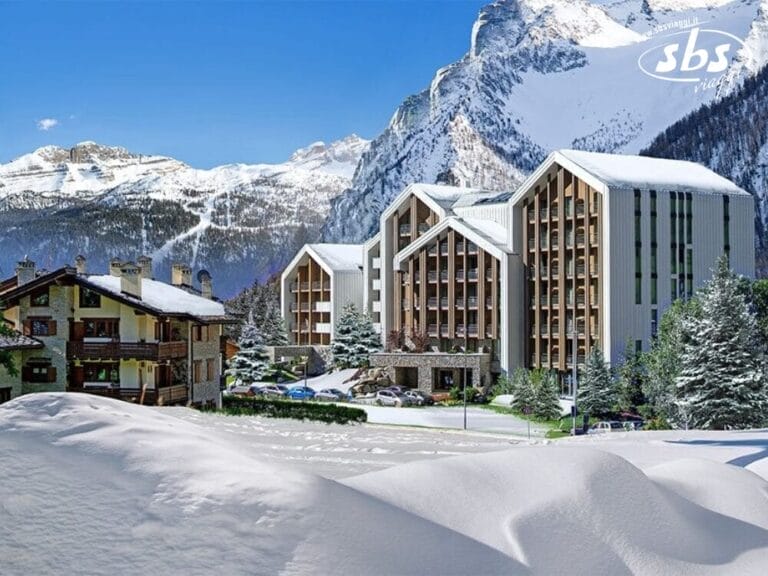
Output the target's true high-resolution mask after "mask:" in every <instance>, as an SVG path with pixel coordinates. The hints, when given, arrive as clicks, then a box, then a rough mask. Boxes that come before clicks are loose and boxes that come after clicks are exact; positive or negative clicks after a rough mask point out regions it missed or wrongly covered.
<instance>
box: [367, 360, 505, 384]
mask: <svg viewBox="0 0 768 576" xmlns="http://www.w3.org/2000/svg"><path fill="white" fill-rule="evenodd" d="M371 366H372V367H375V368H384V369H385V370H386V372H387V375H388V376H389V377H390V379H391V380H392V381H393V382H395V384H402V383H403V382H402V378H398V376H399V375H401V374H402V371H403V369H406V368H415V369H417V370H418V388H419V390H423V391H424V392H428V393H431V392H433V391H434V389H435V382H434V370H435V369H439V370H451V371H452V373H453V381H454V382H456V383H457V384H458V382H459V381H460V374H461V371H462V370H463V369H464V368H469V369H470V370H472V386H474V387H475V388H481V387H483V386H490V384H491V381H492V380H491V379H492V373H491V355H490V354H477V353H475V354H446V353H433V352H425V353H423V354H414V353H407V352H391V353H390V352H380V353H377V354H372V355H371ZM398 380H400V381H398Z"/></svg>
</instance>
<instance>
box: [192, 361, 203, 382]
mask: <svg viewBox="0 0 768 576" xmlns="http://www.w3.org/2000/svg"><path fill="white" fill-rule="evenodd" d="M192 374H193V382H194V383H195V384H200V382H202V381H203V361H202V360H195V361H194V362H193V363H192Z"/></svg>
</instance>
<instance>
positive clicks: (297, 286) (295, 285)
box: [291, 280, 331, 292]
mask: <svg viewBox="0 0 768 576" xmlns="http://www.w3.org/2000/svg"><path fill="white" fill-rule="evenodd" d="M310 288H311V289H312V290H321V289H322V290H330V289H331V283H330V281H326V282H320V281H319V280H317V281H314V282H311V283H310V282H291V291H292V292H298V291H299V290H309V289H310Z"/></svg>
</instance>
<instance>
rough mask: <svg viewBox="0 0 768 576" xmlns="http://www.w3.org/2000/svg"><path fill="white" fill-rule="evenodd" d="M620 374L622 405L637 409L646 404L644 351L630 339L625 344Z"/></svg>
mask: <svg viewBox="0 0 768 576" xmlns="http://www.w3.org/2000/svg"><path fill="white" fill-rule="evenodd" d="M617 373H618V376H619V384H618V386H619V392H620V401H619V403H620V404H621V407H622V408H624V409H627V410H637V408H638V407H639V406H642V405H643V404H645V394H643V383H644V381H645V364H644V360H643V353H642V352H640V351H638V350H637V349H636V348H635V344H634V343H633V342H632V341H631V340H628V341H627V343H626V344H625V345H624V359H623V361H622V363H621V364H620V365H619V367H618V370H617Z"/></svg>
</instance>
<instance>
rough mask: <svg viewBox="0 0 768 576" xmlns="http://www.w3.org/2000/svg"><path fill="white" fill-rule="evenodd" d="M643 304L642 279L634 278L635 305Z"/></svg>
mask: <svg viewBox="0 0 768 576" xmlns="http://www.w3.org/2000/svg"><path fill="white" fill-rule="evenodd" d="M642 303H643V279H642V278H640V276H637V277H636V278H635V304H642Z"/></svg>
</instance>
